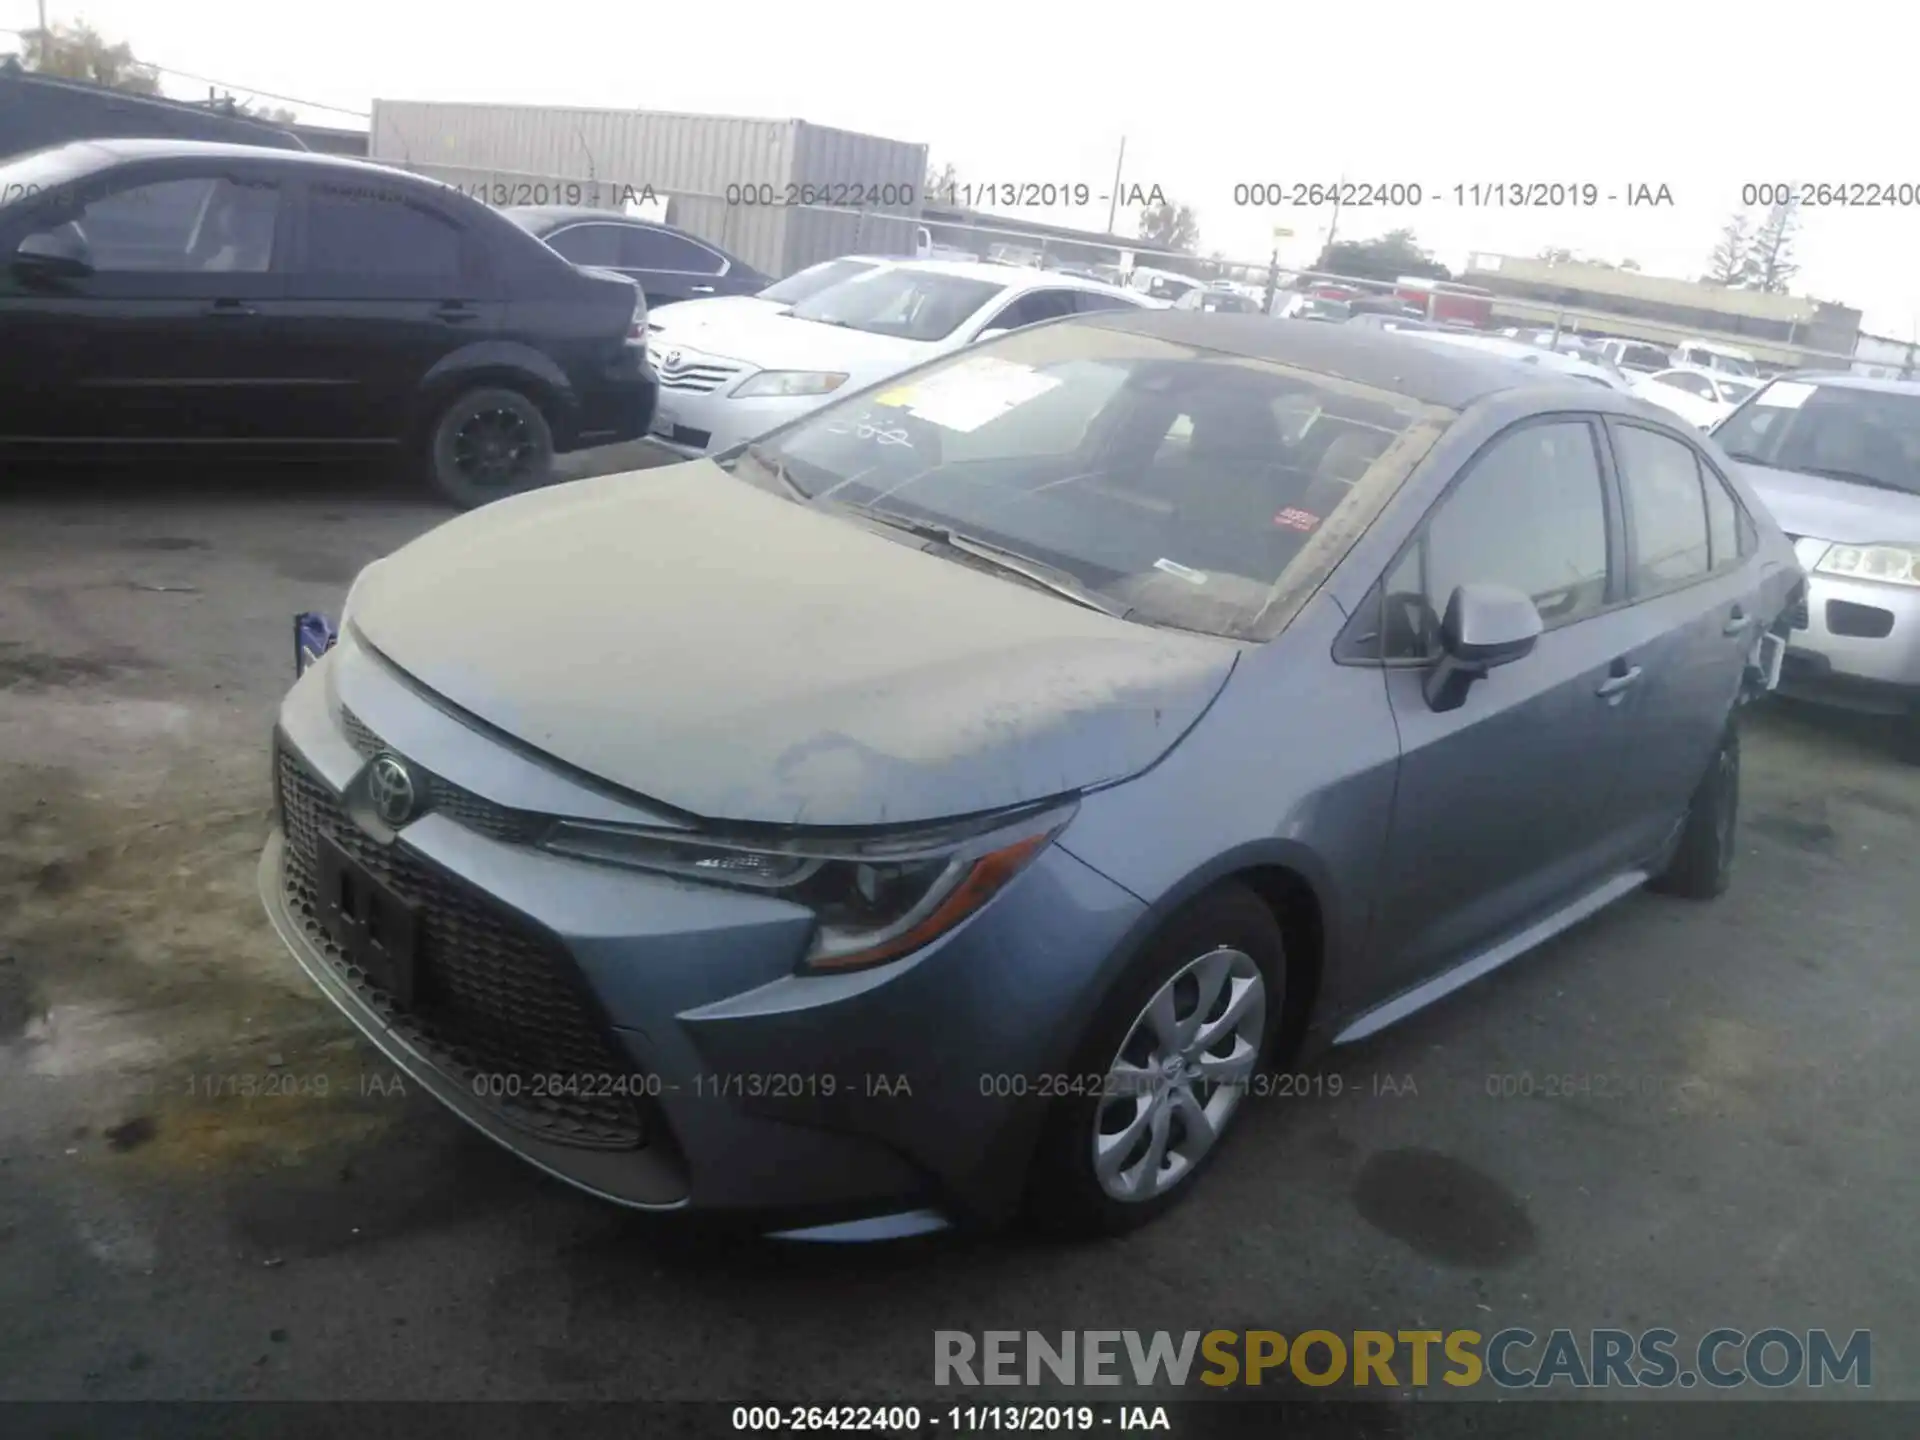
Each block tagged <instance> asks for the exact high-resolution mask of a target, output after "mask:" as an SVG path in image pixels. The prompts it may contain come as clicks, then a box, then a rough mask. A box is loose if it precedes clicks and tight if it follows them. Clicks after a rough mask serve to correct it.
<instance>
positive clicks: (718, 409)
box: [650, 370, 834, 460]
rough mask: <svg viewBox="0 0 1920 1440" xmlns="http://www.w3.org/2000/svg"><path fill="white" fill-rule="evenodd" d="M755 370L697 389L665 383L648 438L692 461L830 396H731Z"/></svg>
mask: <svg viewBox="0 0 1920 1440" xmlns="http://www.w3.org/2000/svg"><path fill="white" fill-rule="evenodd" d="M750 373H752V372H751V371H746V370H743V371H741V372H740V373H739V374H738V375H736V376H732V377H729V378H728V379H727V380H725V381H724V382H723V383H722V384H720V385H719V386H718V387H717V388H715V389H713V390H708V391H696V390H687V389H681V388H676V387H675V386H674V385H673V384H672V383H663V384H662V386H661V389H660V398H659V401H658V403H657V404H656V405H655V407H654V412H653V424H652V434H651V436H650V438H651V439H652V440H653V441H654V442H655V443H656V444H658V445H661V446H663V447H664V448H666V449H668V450H671V451H673V452H674V453H675V454H676V455H682V456H685V457H686V458H688V459H690V460H691V459H698V458H699V457H700V456H702V455H713V454H718V453H719V452H720V451H722V450H725V449H728V448H729V447H731V446H734V445H738V444H740V443H741V442H742V441H746V440H756V439H758V438H759V437H760V436H762V435H764V434H766V433H767V432H768V431H769V430H776V429H778V428H779V427H780V426H782V425H784V424H786V423H787V422H788V421H789V420H797V419H798V418H799V417H800V416H802V415H805V414H807V413H809V412H810V411H813V410H818V409H819V408H820V407H821V406H822V405H825V404H826V403H827V402H828V401H829V400H831V399H833V398H834V397H833V396H832V395H772V396H767V397H765V398H762V399H756V400H734V399H730V398H729V397H728V396H727V394H726V392H727V391H728V390H729V389H731V388H732V387H733V386H735V385H738V384H739V383H740V381H741V380H742V379H744V378H745V377H746V376H747V375H748V374H750Z"/></svg>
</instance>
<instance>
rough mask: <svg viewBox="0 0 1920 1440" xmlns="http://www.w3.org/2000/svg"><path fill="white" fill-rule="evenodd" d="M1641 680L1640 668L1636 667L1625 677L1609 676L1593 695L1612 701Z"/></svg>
mask: <svg viewBox="0 0 1920 1440" xmlns="http://www.w3.org/2000/svg"><path fill="white" fill-rule="evenodd" d="M1639 679H1640V667H1639V666H1638V665H1636V666H1634V667H1633V668H1632V669H1631V670H1629V671H1627V672H1626V673H1625V674H1623V675H1609V676H1608V677H1607V678H1606V679H1604V680H1602V681H1601V682H1600V688H1599V689H1597V690H1595V691H1594V692H1593V693H1594V694H1596V695H1598V696H1600V697H1601V698H1602V699H1612V698H1613V697H1614V696H1615V695H1618V694H1620V693H1621V692H1622V691H1623V690H1626V689H1628V688H1629V687H1630V686H1632V685H1633V684H1634V683H1635V682H1636V681H1638V680H1639Z"/></svg>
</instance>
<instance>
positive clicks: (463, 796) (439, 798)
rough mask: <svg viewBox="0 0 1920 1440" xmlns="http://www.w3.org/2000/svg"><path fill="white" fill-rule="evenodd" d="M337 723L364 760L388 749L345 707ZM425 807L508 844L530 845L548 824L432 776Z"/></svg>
mask: <svg viewBox="0 0 1920 1440" xmlns="http://www.w3.org/2000/svg"><path fill="white" fill-rule="evenodd" d="M340 724H341V726H342V727H343V728H344V729H345V730H346V732H347V739H348V740H349V741H351V742H352V744H353V748H354V749H355V750H358V751H359V752H360V753H361V754H362V755H363V756H365V757H366V758H367V759H369V760H371V759H372V758H373V757H374V756H376V755H378V754H380V753H381V752H382V751H383V750H385V749H386V748H387V745H386V742H385V741H383V740H382V739H381V738H380V737H379V736H378V735H376V734H374V733H373V730H372V729H371V728H370V727H369V726H368V725H367V723H366V722H365V721H364V720H362V719H361V718H360V717H359V716H358V715H356V714H354V713H353V712H352V711H351V710H349V709H347V708H346V707H345V706H342V707H341V708H340ZM425 808H426V809H427V810H429V811H438V812H439V813H440V814H442V815H445V816H446V817H447V818H448V819H449V820H452V821H453V822H454V823H455V824H458V825H464V826H466V828H467V829H469V830H477V831H478V832H479V833H480V834H482V835H485V836H487V837H489V838H490V839H494V840H504V841H505V842H506V843H507V844H509V845H531V844H533V843H534V842H535V841H537V840H538V839H540V837H541V836H542V835H543V834H545V833H546V830H547V827H548V825H549V823H550V822H549V821H548V820H547V819H546V818H545V817H544V816H541V815H535V814H532V813H530V812H529V811H526V810H512V809H509V808H508V807H507V806H505V805H496V804H494V802H493V801H491V800H489V799H487V798H486V797H485V796H482V795H476V794H474V793H473V791H471V790H468V789H466V788H465V787H464V786H460V785H456V784H454V783H453V782H452V781H451V780H442V779H441V778H440V777H439V776H438V775H433V774H428V775H427V777H426V807H425Z"/></svg>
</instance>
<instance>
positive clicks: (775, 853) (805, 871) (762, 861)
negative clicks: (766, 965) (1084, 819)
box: [545, 804, 1075, 971]
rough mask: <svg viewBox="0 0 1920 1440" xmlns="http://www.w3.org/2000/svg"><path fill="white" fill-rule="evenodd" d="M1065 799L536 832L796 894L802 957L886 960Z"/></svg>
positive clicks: (943, 914) (978, 889)
mask: <svg viewBox="0 0 1920 1440" xmlns="http://www.w3.org/2000/svg"><path fill="white" fill-rule="evenodd" d="M1074 809H1075V807H1074V806H1073V805H1070V804H1069V805H1064V806H1055V807H1053V808H1050V809H1048V810H1045V811H1038V812H1036V811H1029V812H1027V813H1026V814H1025V815H1023V816H1021V817H1020V818H1018V819H1008V818H1007V817H1005V816H1001V817H995V818H991V819H988V820H984V821H978V822H973V823H971V824H967V825H960V826H948V827H944V828H942V829H939V830H926V831H918V832H915V833H913V834H900V835H890V836H886V837H884V838H875V839H870V840H860V839H855V840H791V841H787V840H767V841H764V842H762V841H746V840H732V839H722V838H717V837H707V836H697V837H696V836H689V835H686V834H682V833H677V832H674V833H669V832H662V831H650V830H633V829H627V828H624V827H619V826H612V825H595V824H591V823H588V822H584V821H571V820H569V821H563V822H561V823H560V824H558V825H556V826H555V827H554V828H553V831H552V832H551V833H550V834H549V835H548V837H547V839H546V841H545V844H546V848H548V849H549V850H553V851H556V852H558V853H560V854H562V855H573V856H578V857H579V858H581V859H585V860H601V861H606V862H608V863H611V864H615V865H631V866H633V867H635V868H637V869H641V870H655V871H659V872H660V873H662V874H666V875H678V876H682V877H684V878H686V879H690V880H706V881H710V882H712V883H714V884H718V885H733V886H738V887H740V888H742V889H748V890H759V891H762V892H765V893H768V894H773V895H778V896H780V897H781V898H783V899H786V900H791V901H793V902H794V903H796V904H800V905H805V906H806V907H807V908H808V909H810V910H812V911H813V913H814V915H815V916H816V918H817V919H818V921H819V926H818V928H817V929H816V930H815V932H814V938H813V944H812V945H811V946H810V947H809V948H808V951H807V955H806V961H805V968H807V969H809V970H832V971H839V970H850V969H857V968H860V967H863V966H867V965H879V964H882V963H884V962H885V961H888V960H896V959H898V958H899V957H900V956H902V955H905V954H908V953H909V952H911V951H914V950H918V949H919V948H921V947H922V946H923V945H926V944H928V943H930V942H931V941H933V940H934V939H936V938H938V937H939V936H941V935H944V934H945V933H946V932H947V931H949V930H951V929H953V927H954V926H956V925H958V924H959V923H960V922H961V921H962V920H964V919H966V918H967V917H968V916H969V915H971V914H973V913H974V912H975V911H976V910H978V909H980V907H981V906H983V905H985V904H986V903H987V902H988V901H989V900H991V899H992V898H993V897H994V896H995V895H997V894H998V893H999V892H1000V891H1001V890H1002V889H1003V888H1004V887H1005V886H1006V884H1007V882H1008V881H1010V880H1012V879H1013V877H1014V876H1016V875H1018V874H1019V873H1020V872H1021V871H1022V870H1024V869H1025V868H1026V867H1027V866H1028V865H1029V864H1030V863H1032V861H1033V860H1034V859H1035V857H1037V856H1038V855H1039V854H1040V852H1041V851H1042V850H1044V849H1045V848H1046V847H1047V844H1048V843H1049V842H1050V841H1051V840H1052V839H1053V838H1054V837H1055V836H1056V835H1058V834H1059V833H1060V832H1061V831H1062V830H1063V829H1065V828H1066V824H1067V822H1068V821H1069V820H1071V819H1072V818H1073V813H1074Z"/></svg>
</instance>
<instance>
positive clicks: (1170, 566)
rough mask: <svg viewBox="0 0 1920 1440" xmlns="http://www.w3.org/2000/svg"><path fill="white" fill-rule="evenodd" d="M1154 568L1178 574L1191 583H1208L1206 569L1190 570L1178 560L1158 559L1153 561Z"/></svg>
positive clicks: (1170, 573)
mask: <svg viewBox="0 0 1920 1440" xmlns="http://www.w3.org/2000/svg"><path fill="white" fill-rule="evenodd" d="M1153 568H1154V569H1156V570H1164V571H1166V572H1167V574H1169V575H1177V576H1179V577H1180V578H1181V579H1182V580H1185V581H1186V582H1187V583H1189V584H1191V585H1204V584H1206V583H1207V572H1206V571H1204V570H1189V569H1188V568H1187V567H1186V566H1184V565H1182V564H1180V563H1179V562H1178V561H1177V560H1156V561H1154V562H1153Z"/></svg>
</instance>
